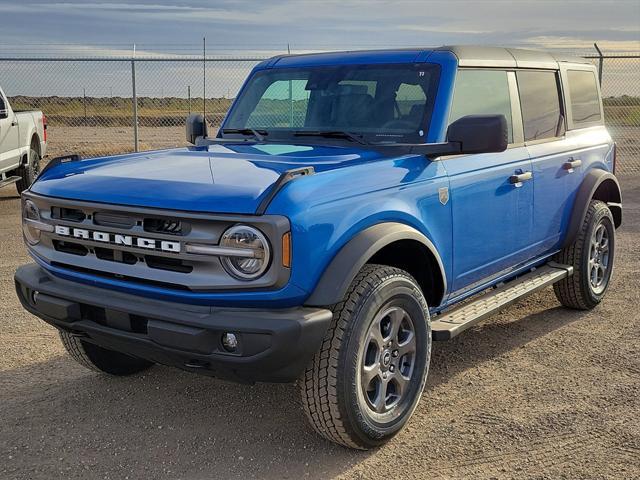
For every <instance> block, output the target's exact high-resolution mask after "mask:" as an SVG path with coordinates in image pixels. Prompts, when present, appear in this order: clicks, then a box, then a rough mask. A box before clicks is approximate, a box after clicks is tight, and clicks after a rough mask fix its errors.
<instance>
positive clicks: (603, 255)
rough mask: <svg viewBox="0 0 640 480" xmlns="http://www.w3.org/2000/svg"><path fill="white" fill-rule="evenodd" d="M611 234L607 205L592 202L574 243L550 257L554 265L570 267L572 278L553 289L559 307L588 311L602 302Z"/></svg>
mask: <svg viewBox="0 0 640 480" xmlns="http://www.w3.org/2000/svg"><path fill="white" fill-rule="evenodd" d="M615 232H616V230H615V227H614V223H613V215H611V211H610V210H609V207H608V206H607V204H606V203H604V202H602V201H600V200H592V201H591V203H590V204H589V209H588V210H587V214H586V216H585V219H584V223H583V224H582V227H581V228H580V231H579V232H578V236H577V238H576V240H575V242H573V243H572V244H571V245H569V246H567V247H565V248H564V250H562V251H561V252H559V253H558V254H557V255H556V256H555V257H554V260H555V261H556V262H558V263H562V264H564V265H571V266H573V275H572V276H570V277H567V278H564V279H562V280H561V281H559V282H557V283H555V284H554V285H553V291H554V292H555V294H556V297H557V298H558V300H559V301H560V303H562V305H564V306H565V307H569V308H574V309H577V310H590V309H592V308H594V307H595V306H596V305H598V304H599V303H600V302H601V301H602V298H603V297H604V295H605V293H606V292H607V288H608V287H609V282H610V280H611V274H612V273H613V261H614V257H615V244H616V242H615Z"/></svg>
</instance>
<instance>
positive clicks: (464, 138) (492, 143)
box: [447, 115, 509, 153]
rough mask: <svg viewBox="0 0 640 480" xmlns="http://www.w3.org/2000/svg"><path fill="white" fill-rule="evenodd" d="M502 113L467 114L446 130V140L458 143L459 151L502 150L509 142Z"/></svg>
mask: <svg viewBox="0 0 640 480" xmlns="http://www.w3.org/2000/svg"><path fill="white" fill-rule="evenodd" d="M508 139H509V132H508V129H507V119H506V118H505V116H504V115H467V116H466V117H462V118H459V119H458V120H456V121H455V122H453V123H452V124H451V125H449V129H448V130H447V141H448V142H450V143H451V142H455V143H458V144H460V152H459V153H492V152H504V151H505V150H506V149H507V144H508V143H509V140H508Z"/></svg>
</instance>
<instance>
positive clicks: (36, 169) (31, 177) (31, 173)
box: [16, 148, 40, 193]
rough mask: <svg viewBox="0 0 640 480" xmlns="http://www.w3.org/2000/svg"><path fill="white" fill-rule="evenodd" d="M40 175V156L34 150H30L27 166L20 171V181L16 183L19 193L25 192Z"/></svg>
mask: <svg viewBox="0 0 640 480" xmlns="http://www.w3.org/2000/svg"><path fill="white" fill-rule="evenodd" d="M39 173H40V154H39V153H38V151H37V150H34V149H33V148H32V149H31V150H29V158H28V159H27V163H26V165H23V166H22V167H20V168H19V169H18V176H19V177H20V180H18V181H17V182H16V189H17V190H18V193H22V192H24V191H25V190H26V189H27V188H29V187H30V186H31V184H32V183H33V182H34V181H35V179H36V178H37V177H38V174H39Z"/></svg>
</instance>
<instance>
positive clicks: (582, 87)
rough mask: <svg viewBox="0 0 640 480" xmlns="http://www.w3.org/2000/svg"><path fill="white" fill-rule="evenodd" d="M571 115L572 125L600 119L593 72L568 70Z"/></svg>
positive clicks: (600, 113) (596, 87)
mask: <svg viewBox="0 0 640 480" xmlns="http://www.w3.org/2000/svg"><path fill="white" fill-rule="evenodd" d="M567 80H568V81H569V98H570V100H571V104H570V108H571V117H572V120H573V123H574V125H576V126H578V127H579V126H582V125H585V124H591V123H593V122H600V121H601V120H602V112H601V110H600V98H599V97H598V84H597V83H596V76H595V73H594V72H592V71H586V70H568V71H567Z"/></svg>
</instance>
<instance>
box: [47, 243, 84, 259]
mask: <svg viewBox="0 0 640 480" xmlns="http://www.w3.org/2000/svg"><path fill="white" fill-rule="evenodd" d="M53 248H55V249H56V250H57V251H58V252H64V253H70V254H71V255H80V256H81V257H84V256H86V255H87V254H88V253H89V250H88V249H87V247H85V246H84V245H80V244H79V243H73V242H63V241H62V240H53Z"/></svg>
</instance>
